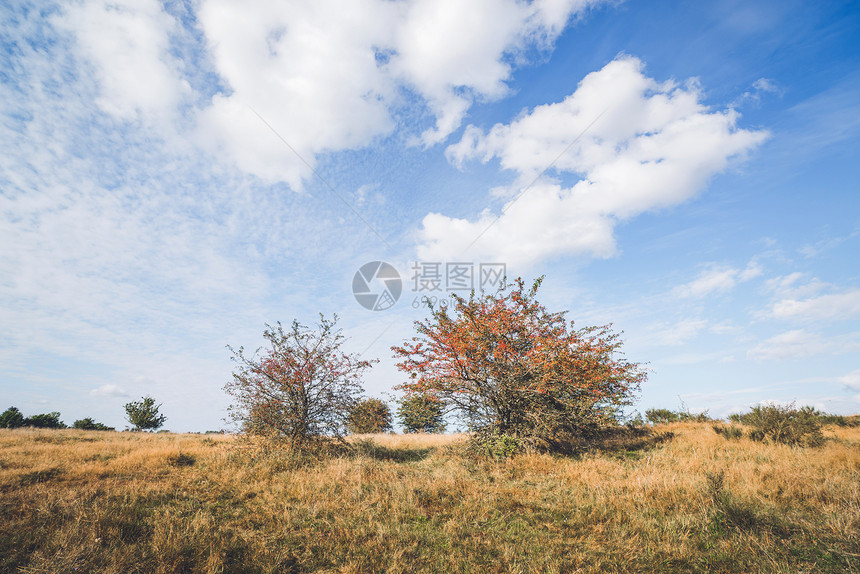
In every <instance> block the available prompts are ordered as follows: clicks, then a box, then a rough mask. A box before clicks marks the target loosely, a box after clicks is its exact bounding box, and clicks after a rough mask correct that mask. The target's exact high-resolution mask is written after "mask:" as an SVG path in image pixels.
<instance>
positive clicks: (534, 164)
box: [419, 56, 767, 263]
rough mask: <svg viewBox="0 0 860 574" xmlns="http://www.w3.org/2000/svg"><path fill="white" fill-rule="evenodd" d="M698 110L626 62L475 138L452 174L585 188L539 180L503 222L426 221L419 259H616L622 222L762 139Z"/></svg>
mask: <svg viewBox="0 0 860 574" xmlns="http://www.w3.org/2000/svg"><path fill="white" fill-rule="evenodd" d="M699 100H700V92H699V89H698V87H697V85H696V84H695V83H694V82H688V83H687V84H685V85H683V86H679V85H677V84H675V83H674V82H664V83H658V82H657V81H655V80H653V79H651V78H648V77H647V76H645V75H644V74H643V72H642V62H641V61H639V60H638V59H636V58H633V57H628V56H622V57H619V58H618V59H616V60H614V61H612V62H610V63H609V64H607V65H606V66H605V67H604V68H603V69H601V70H599V71H597V72H593V73H591V74H589V75H588V76H586V77H585V79H583V80H582V81H581V82H580V84H579V86H578V88H577V90H576V91H575V92H574V93H573V94H571V95H570V96H568V97H567V98H565V99H564V100H563V101H562V102H559V103H555V104H548V105H544V106H538V107H536V108H535V109H533V110H531V111H530V112H528V113H525V114H523V115H522V116H521V117H520V118H518V119H516V120H514V121H513V122H512V123H510V124H506V125H504V124H497V125H496V126H494V127H493V128H492V129H491V130H490V131H489V132H487V133H484V132H483V131H482V130H481V129H479V128H476V127H475V126H469V127H468V128H467V129H466V131H465V133H464V135H463V137H462V139H461V140H460V142H459V143H457V144H454V145H452V146H450V147H449V148H448V149H447V152H446V153H447V156H448V158H449V160H450V161H452V162H453V163H455V164H457V165H461V166H462V165H464V163H465V162H466V161H467V160H472V159H479V160H481V161H484V162H486V161H489V160H490V159H492V158H498V159H499V161H500V163H501V165H502V167H504V168H506V169H510V170H514V171H515V172H516V173H517V174H518V180H517V185H519V186H525V185H527V184H528V183H529V182H531V181H532V180H533V179H534V177H536V176H537V175H539V174H540V173H541V172H542V171H543V170H545V169H547V168H548V166H552V167H553V169H554V170H555V171H556V172H557V173H559V174H561V173H569V174H575V175H576V176H578V177H581V179H580V181H579V182H578V183H576V184H575V185H573V186H572V187H570V188H565V187H563V186H562V185H561V184H560V183H557V182H553V181H549V180H547V179H543V180H541V181H540V182H538V183H537V184H536V185H534V186H532V187H531V188H530V189H528V190H527V191H526V192H525V193H524V194H523V195H522V196H521V197H520V198H518V199H513V200H510V201H509V202H508V203H507V204H506V205H505V207H504V209H503V210H502V213H501V214H500V215H499V216H496V215H494V214H493V213H492V212H490V211H489V210H488V211H486V212H484V213H483V214H481V215H480V216H479V217H478V218H477V219H476V220H473V221H469V220H465V219H454V218H450V217H447V216H445V215H442V214H438V213H431V214H428V215H427V216H426V217H425V219H424V221H423V229H422V230H421V233H420V237H419V238H420V241H421V244H420V246H419V257H421V258H423V259H428V260H433V259H447V258H450V257H454V256H456V255H458V254H460V253H462V251H463V250H464V249H466V248H467V246H469V245H470V244H471V243H472V242H473V241H474V240H475V238H477V237H478V236H479V235H481V234H482V233H483V235H481V238H480V240H478V241H477V242H476V243H475V245H474V247H473V250H472V251H471V252H470V253H471V254H474V255H477V256H479V257H487V258H488V259H504V260H506V261H508V262H509V263H521V262H532V261H535V260H540V259H544V258H546V257H550V256H553V255H557V254H584V255H590V256H596V257H608V256H611V255H613V254H614V252H615V249H616V246H615V240H614V237H613V230H614V227H615V225H616V224H617V223H618V222H619V221H622V220H625V219H629V218H631V217H633V216H635V215H638V214H640V213H642V212H645V211H648V210H653V209H657V208H660V207H666V206H671V205H676V204H678V203H681V202H683V201H685V200H687V199H689V198H691V197H693V196H694V195H695V194H696V193H697V192H698V191H699V190H700V189H702V188H703V187H704V186H705V185H706V183H707V181H708V179H709V178H711V177H712V176H713V175H715V174H717V173H719V172H721V171H723V170H724V169H725V168H726V167H727V166H728V163H729V160H730V159H731V158H733V157H736V156H738V155H742V154H744V153H745V152H748V151H749V150H751V149H753V148H754V147H755V146H757V145H758V144H759V143H761V142H762V141H763V140H764V139H765V138H766V137H767V134H766V133H765V132H762V131H748V130H743V129H739V128H737V127H736V123H737V118H738V116H737V114H736V113H735V112H734V111H732V110H726V111H710V110H709V109H708V108H706V107H705V106H704V105H703V104H701V103H700V101H699ZM601 114H602V115H601ZM598 118H599V119H598ZM595 120H596V121H595ZM592 122H595V123H594V124H593V125H592V127H591V128H589V125H590V124H592ZM587 128H588V129H587ZM580 134H582V137H579V136H580ZM578 137H579V139H578V140H577V138H578ZM572 142H575V143H573V144H572ZM571 144H572V145H571ZM567 146H570V148H569V149H567ZM566 149H567V151H566V152H565V153H563V154H562V155H561V156H559V154H560V153H561V152H562V151H564V150H566ZM497 218H498V220H497ZM487 228H489V229H487Z"/></svg>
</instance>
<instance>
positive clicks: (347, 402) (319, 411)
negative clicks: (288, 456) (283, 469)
mask: <svg viewBox="0 0 860 574" xmlns="http://www.w3.org/2000/svg"><path fill="white" fill-rule="evenodd" d="M336 322H337V316H335V317H334V319H333V320H331V321H329V320H326V319H325V318H324V317H323V316H322V315H321V316H320V323H319V325H318V329H317V330H310V329H308V328H307V327H304V326H303V325H300V324H299V323H298V322H297V321H293V324H292V328H291V329H290V330H289V331H285V330H284V329H283V328H282V327H281V324H280V323H278V324H277V325H276V326H274V327H272V326H269V325H267V326H266V330H265V332H264V333H263V335H264V336H265V337H266V339H267V340H268V341H269V343H270V345H271V348H270V349H268V350H266V351H265V352H264V353H263V354H262V356H261V357H259V358H258V354H259V353H260V351H259V350H258V351H257V353H255V354H254V356H252V357H248V356H246V355H245V353H244V350H243V349H242V348H241V347H240V348H239V349H238V351H237V350H234V349H232V348H230V350H231V351H233V360H234V361H236V362H237V363H239V368H238V370H237V371H236V372H235V373H233V380H232V381H231V382H230V383H228V384H227V385H226V386H225V390H226V391H227V392H228V394H230V395H231V396H232V397H233V400H234V402H233V404H232V405H231V407H230V412H231V415H232V417H233V419H234V420H235V421H236V422H237V423H239V425H240V427H241V429H242V431H243V432H245V433H247V434H249V435H255V436H261V437H266V438H268V439H271V440H277V441H283V442H286V443H287V444H288V446H290V447H301V446H303V445H304V444H305V443H306V442H307V441H308V440H309V439H313V438H325V437H338V438H339V437H341V436H342V435H343V433H344V430H345V425H346V422H347V418H348V416H349V413H350V412H351V411H352V409H353V408H354V407H355V405H356V404H357V401H358V397H359V396H360V395H361V392H362V388H361V376H362V374H363V372H364V371H365V370H366V369H368V368H370V367H371V365H372V363H373V362H375V361H367V360H360V359H359V358H358V357H357V356H355V355H348V354H346V353H343V352H342V351H341V350H340V347H341V345H342V344H343V340H344V339H343V336H342V335H341V333H340V331H339V330H335V328H334V326H335V323H336Z"/></svg>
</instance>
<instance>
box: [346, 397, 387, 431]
mask: <svg viewBox="0 0 860 574" xmlns="http://www.w3.org/2000/svg"><path fill="white" fill-rule="evenodd" d="M346 429H347V430H348V431H349V432H350V433H352V434H368V433H381V432H385V431H387V430H391V409H389V408H388V405H387V404H385V403H384V402H382V401H381V400H379V399H365V400H363V401H359V402H358V403H357V404H356V405H355V406H354V407H353V408H352V410H351V411H350V413H349V416H348V417H347V419H346Z"/></svg>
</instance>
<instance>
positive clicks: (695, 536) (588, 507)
mask: <svg viewBox="0 0 860 574" xmlns="http://www.w3.org/2000/svg"><path fill="white" fill-rule="evenodd" d="M655 433H657V434H658V435H659V439H660V440H652V441H639V442H637V443H635V444H629V445H615V447H614V448H611V449H603V450H592V451H590V452H583V453H581V454H579V455H576V456H567V457H562V456H555V455H544V454H525V455H519V456H515V457H513V458H511V459H508V460H500V461H496V460H492V459H488V458H486V459H482V458H477V459H476V458H474V457H470V456H467V455H466V454H465V453H464V451H463V450H462V449H461V448H458V446H457V445H458V443H459V442H462V440H463V437H462V435H420V434H419V435H372V436H367V437H358V438H356V437H353V439H352V442H353V444H355V445H356V448H355V449H354V452H353V453H351V454H348V455H343V456H339V457H334V458H330V459H325V460H321V461H317V462H311V463H308V464H304V465H302V466H299V467H294V466H290V465H289V464H287V463H286V462H284V461H279V460H278V459H277V458H275V457H269V458H261V459H257V460H254V461H252V460H249V459H247V458H243V457H242V456H239V455H236V454H235V449H233V448H231V446H232V443H233V442H234V439H233V438H232V437H231V436H225V435H177V434H167V433H163V434H147V433H116V432H97V431H77V430H29V429H17V430H0V515H2V521H0V570H2V571H3V572H46V573H63V572H108V573H110V572H113V573H121V572H123V573H124V572H142V573H143V572H145V573H155V572H446V573H454V572H597V571H619V572H694V571H701V572H705V571H708V572H769V573H771V572H853V571H858V570H860V428H858V427H854V428H839V427H835V426H828V427H826V428H825V432H824V435H825V437H827V440H826V441H825V443H824V444H823V445H822V446H820V447H817V448H812V447H810V448H797V447H789V446H785V445H777V444H771V443H769V442H754V441H751V440H749V439H748V438H740V439H738V440H727V439H726V438H724V437H722V436H720V435H718V434H717V433H715V432H714V430H713V429H712V427H711V425H710V424H704V423H677V424H668V425H660V426H658V427H656V428H655Z"/></svg>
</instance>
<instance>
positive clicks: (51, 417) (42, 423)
mask: <svg viewBox="0 0 860 574" xmlns="http://www.w3.org/2000/svg"><path fill="white" fill-rule="evenodd" d="M24 426H28V427H35V428H40V429H64V428H66V425H65V424H64V423H63V421H61V420H60V413H58V412H53V413H43V414H40V415H33V416H31V417H27V418H26V419H24Z"/></svg>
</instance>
